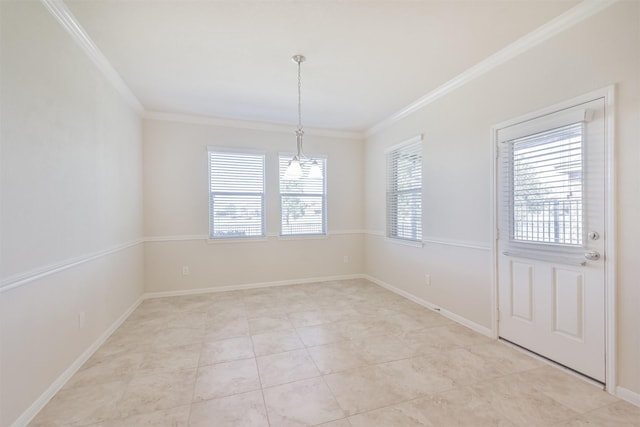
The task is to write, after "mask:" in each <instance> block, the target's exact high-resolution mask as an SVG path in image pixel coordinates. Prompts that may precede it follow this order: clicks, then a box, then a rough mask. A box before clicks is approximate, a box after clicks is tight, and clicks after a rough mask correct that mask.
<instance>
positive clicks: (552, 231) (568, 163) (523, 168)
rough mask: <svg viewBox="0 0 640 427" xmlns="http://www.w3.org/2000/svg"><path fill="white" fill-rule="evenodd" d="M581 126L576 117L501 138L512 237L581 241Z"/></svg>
mask: <svg viewBox="0 0 640 427" xmlns="http://www.w3.org/2000/svg"><path fill="white" fill-rule="evenodd" d="M583 129H584V124H583V123H582V122H580V123H574V124H569V125H565V126H561V127H558V128H555V129H551V130H546V131H544V132H538V133H535V134H533V135H528V136H524V137H520V138H516V139H512V140H510V141H506V142H504V143H503V144H501V147H500V150H501V152H502V161H503V162H504V163H506V164H505V165H503V168H502V170H503V171H504V172H505V173H506V174H507V176H506V177H503V182H505V183H508V185H507V186H505V187H504V188H503V191H506V192H507V194H505V195H504V197H503V198H502V200H503V201H505V202H506V206H503V210H504V211H505V214H504V216H503V217H504V218H508V220H509V224H508V229H509V234H510V235H509V238H510V240H511V241H513V242H522V243H543V244H557V245H568V246H580V245H582V243H583Z"/></svg>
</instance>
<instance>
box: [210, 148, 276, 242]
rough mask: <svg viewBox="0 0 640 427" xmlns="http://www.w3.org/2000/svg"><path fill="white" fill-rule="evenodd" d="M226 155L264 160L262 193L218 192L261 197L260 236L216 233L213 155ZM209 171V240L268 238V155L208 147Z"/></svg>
mask: <svg viewBox="0 0 640 427" xmlns="http://www.w3.org/2000/svg"><path fill="white" fill-rule="evenodd" d="M216 153H217V154H223V155H224V154H226V155H238V156H242V155H246V156H260V157H261V158H262V191H261V192H260V193H256V192H247V193H237V192H218V194H220V193H221V194H246V195H253V196H257V195H259V196H260V197H261V215H260V221H261V224H260V225H261V227H260V228H261V230H260V234H251V235H235V236H234V235H224V236H216V235H215V232H214V228H215V223H214V216H213V214H214V212H213V195H214V193H216V192H214V191H213V189H212V180H211V179H212V176H213V171H212V161H211V160H212V157H211V156H212V154H216ZM207 171H208V193H209V234H208V240H209V241H210V242H217V241H222V240H236V241H247V240H256V239H258V240H260V239H264V238H266V236H267V228H266V227H267V213H266V180H267V153H266V152H265V151H261V150H251V149H242V148H228V147H217V146H208V147H207Z"/></svg>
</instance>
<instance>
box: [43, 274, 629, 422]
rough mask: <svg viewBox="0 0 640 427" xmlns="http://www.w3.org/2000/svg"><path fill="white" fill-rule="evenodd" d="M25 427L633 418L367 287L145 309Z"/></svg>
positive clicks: (154, 303) (585, 387) (530, 362)
mask: <svg viewBox="0 0 640 427" xmlns="http://www.w3.org/2000/svg"><path fill="white" fill-rule="evenodd" d="M31 425H32V426H94V427H98V426H100V427H116V426H118V427H120V426H121V427H135V426H158V427H162V426H215V427H225V426H271V427H275V426H315V425H322V426H325V427H376V426H380V427H393V426H402V427H404V426H407V427H409V426H445V427H449V426H473V427H481V426H563V427H569V426H607V427H609V426H640V408H637V407H634V406H632V405H630V404H628V403H625V402H622V401H620V400H618V399H616V398H614V397H612V396H611V395H609V394H607V393H606V392H603V391H602V390H599V389H598V388H597V387H594V386H593V385H590V384H587V383H585V382H583V381H581V380H579V379H576V378H575V377H573V376H570V375H568V374H566V373H564V372H562V371H560V370H559V369H556V368H555V367H551V366H549V365H547V364H544V363H542V362H540V361H538V360H535V359H533V358H531V357H529V356H527V355H525V354H523V353H521V352H519V351H516V350H514V349H512V348H510V347H508V346H507V345H505V344H502V343H500V342H496V341H493V340H490V339H488V338H486V337H484V336H481V335H479V334H477V333H475V332H473V331H471V330H469V329H467V328H465V327H462V326H460V325H458V324H456V323H454V322H452V321H450V320H448V319H446V318H445V317H443V316H440V315H439V314H437V313H435V312H432V311H430V310H427V309H425V308H423V307H421V306H419V305H417V304H415V303H413V302H410V301H408V300H406V299H404V298H402V297H399V296H397V295H395V294H393V293H391V292H389V291H387V290H385V289H383V288H380V287H378V286H376V285H374V284H371V283H369V282H367V281H364V280H350V281H340V282H323V283H315V284H304V285H296V286H286V287H274V288H265V289H256V290H247V291H235V292H225V293H211V294H204V295H195V296H184V297H172V298H158V299H151V300H147V301H145V302H144V303H142V304H141V305H140V307H138V309H137V310H136V311H135V312H134V313H133V314H132V315H131V316H130V317H129V319H127V321H126V322H125V323H124V324H123V325H122V326H121V327H120V328H119V329H118V330H117V331H116V332H115V333H114V334H113V335H112V336H111V337H110V338H109V340H108V341H107V342H106V343H105V344H104V345H103V346H102V347H101V348H100V349H99V350H98V351H97V352H96V354H95V355H94V356H93V357H92V358H91V359H90V360H89V361H88V362H87V363H86V364H85V365H84V366H83V367H82V369H81V370H80V371H78V372H77V373H76V375H75V376H73V378H72V379H71V380H70V381H69V382H68V384H67V385H65V387H64V388H63V389H62V390H61V391H60V392H59V393H58V394H57V395H56V396H55V397H54V398H53V399H52V400H51V402H50V403H49V404H48V405H47V406H46V407H45V408H44V409H43V410H42V411H41V413H40V414H39V415H38V416H37V417H36V418H35V419H34V421H33V422H32V423H31Z"/></svg>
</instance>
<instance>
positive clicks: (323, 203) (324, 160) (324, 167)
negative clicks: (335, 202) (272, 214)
mask: <svg viewBox="0 0 640 427" xmlns="http://www.w3.org/2000/svg"><path fill="white" fill-rule="evenodd" d="M293 155H294V154H293V153H284V152H282V153H278V164H277V166H278V168H277V171H278V203H279V228H280V230H279V237H281V238H285V239H295V238H305V237H311V238H313V237H326V236H327V234H328V232H327V159H328V157H327V156H326V155H320V156H314V157H313V160H316V161H318V162H321V163H322V166H321V167H322V172H323V173H322V193H321V194H318V193H283V191H282V181H283V178H284V172H285V171H286V167H284V169H283V168H282V164H283V163H286V164H287V165H288V161H289V160H291V158H292V157H293ZM282 160H284V162H282ZM303 162H304V163H310V162H311V160H305V161H303ZM304 171H305V168H304V165H303V172H304ZM283 195H285V196H286V195H290V196H294V197H295V196H296V195H297V196H302V197H304V196H311V197H320V199H321V206H322V214H321V218H322V225H321V227H322V231H321V232H317V233H289V234H285V233H284V228H283V222H282V220H283V213H284V210H283V204H282V202H283Z"/></svg>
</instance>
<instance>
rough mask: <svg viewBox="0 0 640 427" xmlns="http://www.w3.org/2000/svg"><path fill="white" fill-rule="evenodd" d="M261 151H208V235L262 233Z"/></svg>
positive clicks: (227, 236)
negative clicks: (256, 152) (258, 152)
mask: <svg viewBox="0 0 640 427" xmlns="http://www.w3.org/2000/svg"><path fill="white" fill-rule="evenodd" d="M264 159H265V156H264V154H255V153H232V152H223V151H209V180H210V181H209V182H210V184H209V237H210V238H211V239H220V238H230V237H262V236H264V235H265V227H264V224H265V221H264Z"/></svg>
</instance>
